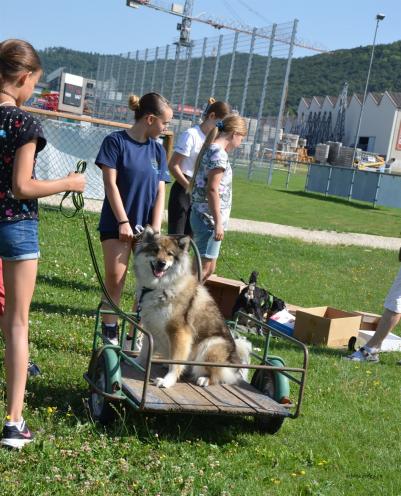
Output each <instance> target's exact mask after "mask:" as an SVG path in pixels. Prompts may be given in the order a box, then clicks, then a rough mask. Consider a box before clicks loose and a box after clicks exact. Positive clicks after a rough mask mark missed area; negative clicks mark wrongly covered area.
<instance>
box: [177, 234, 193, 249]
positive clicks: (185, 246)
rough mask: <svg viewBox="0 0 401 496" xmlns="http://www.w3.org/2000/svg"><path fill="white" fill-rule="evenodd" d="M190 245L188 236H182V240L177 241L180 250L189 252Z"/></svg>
mask: <svg viewBox="0 0 401 496" xmlns="http://www.w3.org/2000/svg"><path fill="white" fill-rule="evenodd" d="M190 243H191V238H190V237H189V236H182V238H178V239H177V244H178V246H179V248H181V250H184V251H189V245H190Z"/></svg>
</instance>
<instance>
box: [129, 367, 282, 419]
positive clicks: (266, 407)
mask: <svg viewBox="0 0 401 496" xmlns="http://www.w3.org/2000/svg"><path fill="white" fill-rule="evenodd" d="M121 372H122V380H123V391H124V392H125V393H126V394H127V395H128V396H129V397H130V398H131V399H132V400H133V401H134V402H135V403H137V404H138V405H139V404H140V402H141V399H142V390H143V384H144V374H143V373H142V372H139V371H137V370H136V369H134V368H133V367H132V366H130V365H127V364H126V363H122V364H121ZM165 374H166V369H165V368H162V367H161V366H159V365H154V366H153V367H152V370H151V375H150V377H151V381H150V384H149V385H148V389H147V394H146V404H145V406H144V408H143V410H144V411H149V412H159V413H161V412H171V413H173V412H175V413H180V412H183V413H184V412H185V413H197V414H201V413H212V414H213V413H215V414H226V415H253V416H255V415H258V416H259V415H275V416H282V417H287V416H288V415H289V412H288V410H287V409H286V408H284V407H283V406H282V405H280V404H279V403H277V402H276V401H274V400H272V399H271V398H269V397H268V396H266V395H264V394H262V393H261V392H260V391H258V390H257V389H256V388H254V387H253V386H251V385H250V384H249V383H248V382H246V381H241V382H240V383H238V384H235V385H232V386H228V385H226V384H223V385H218V386H208V387H200V386H196V385H195V384H192V383H190V382H186V381H180V382H178V383H177V384H176V385H175V386H173V387H171V388H168V389H165V388H158V387H156V386H155V385H154V384H153V383H152V380H153V379H155V378H156V377H163V376H164V375H165Z"/></svg>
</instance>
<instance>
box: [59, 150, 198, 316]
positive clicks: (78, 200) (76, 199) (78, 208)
mask: <svg viewBox="0 0 401 496" xmlns="http://www.w3.org/2000/svg"><path fill="white" fill-rule="evenodd" d="M86 165H87V164H86V161H85V160H79V161H78V162H77V165H76V169H75V173H76V174H84V173H85V171H86ZM70 195H71V198H72V203H73V205H74V208H75V210H74V211H73V212H72V213H71V214H70V213H69V212H68V210H66V207H65V206H63V203H64V202H65V200H66V199H67V198H68V197H69V196H70ZM84 207H85V200H84V196H83V194H82V193H76V192H72V191H66V192H65V193H64V196H63V198H62V199H61V202H60V206H59V210H60V212H61V214H62V215H63V216H64V217H66V218H67V219H72V218H73V217H75V216H76V215H77V214H78V213H79V212H81V214H82V220H83V222H84V229H85V235H86V240H87V243H88V248H89V254H90V257H91V259H92V265H93V269H94V271H95V274H96V277H97V280H98V283H99V285H100V288H101V290H102V292H103V295H104V297H105V298H106V300H107V303H108V304H109V306H110V308H112V309H113V310H114V311H115V312H116V314H117V315H119V316H120V317H122V318H125V319H126V320H128V321H129V322H131V324H135V322H134V321H133V320H132V317H131V316H129V315H128V314H126V313H125V312H124V311H123V310H121V308H120V307H118V306H117V305H116V304H115V303H114V302H113V300H112V299H111V296H110V294H109V293H108V291H107V289H106V286H105V284H104V281H103V277H102V274H101V272H100V269H99V264H98V263H97V259H96V253H95V249H94V247H93V243H92V239H91V235H90V230H89V226H88V221H87V216H86V214H85V209H84ZM135 231H136V234H134V238H135V239H136V240H140V239H141V238H142V236H143V232H144V228H143V226H140V225H138V224H137V225H136V226H135ZM190 243H191V246H192V249H193V250H194V253H195V260H196V265H197V269H198V279H199V281H201V280H202V264H201V259H200V254H199V250H198V247H197V246H196V244H195V242H194V241H193V240H192V239H191V241H190ZM146 289H147V291H146V292H144V293H141V295H140V301H139V303H141V301H142V298H143V296H145V294H146V293H147V292H149V291H150V290H149V289H148V288H146ZM139 303H138V304H139Z"/></svg>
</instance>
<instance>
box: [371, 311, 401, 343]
mask: <svg viewBox="0 0 401 496" xmlns="http://www.w3.org/2000/svg"><path fill="white" fill-rule="evenodd" d="M400 319H401V314H400V313H395V312H392V311H391V310H388V309H387V308H386V309H385V310H384V312H383V314H382V316H381V319H380V320H379V323H378V325H377V329H376V332H375V333H374V334H373V336H372V337H371V338H370V340H369V341H368V342H367V343H366V346H368V347H369V348H380V347H381V344H382V342H383V341H384V339H385V338H386V336H387V335H388V334H389V333H390V332H391V331H392V330H393V329H394V327H395V326H396V325H397V324H398V322H399V321H400Z"/></svg>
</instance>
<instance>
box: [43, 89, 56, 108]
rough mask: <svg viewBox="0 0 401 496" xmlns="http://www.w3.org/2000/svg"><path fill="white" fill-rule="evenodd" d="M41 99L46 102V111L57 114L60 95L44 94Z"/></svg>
mask: <svg viewBox="0 0 401 496" xmlns="http://www.w3.org/2000/svg"><path fill="white" fill-rule="evenodd" d="M41 99H43V100H44V103H43V109H44V110H51V111H52V112H56V111H57V110H58V100H59V93H58V92H57V91H55V92H51V93H43V94H42V95H41Z"/></svg>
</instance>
